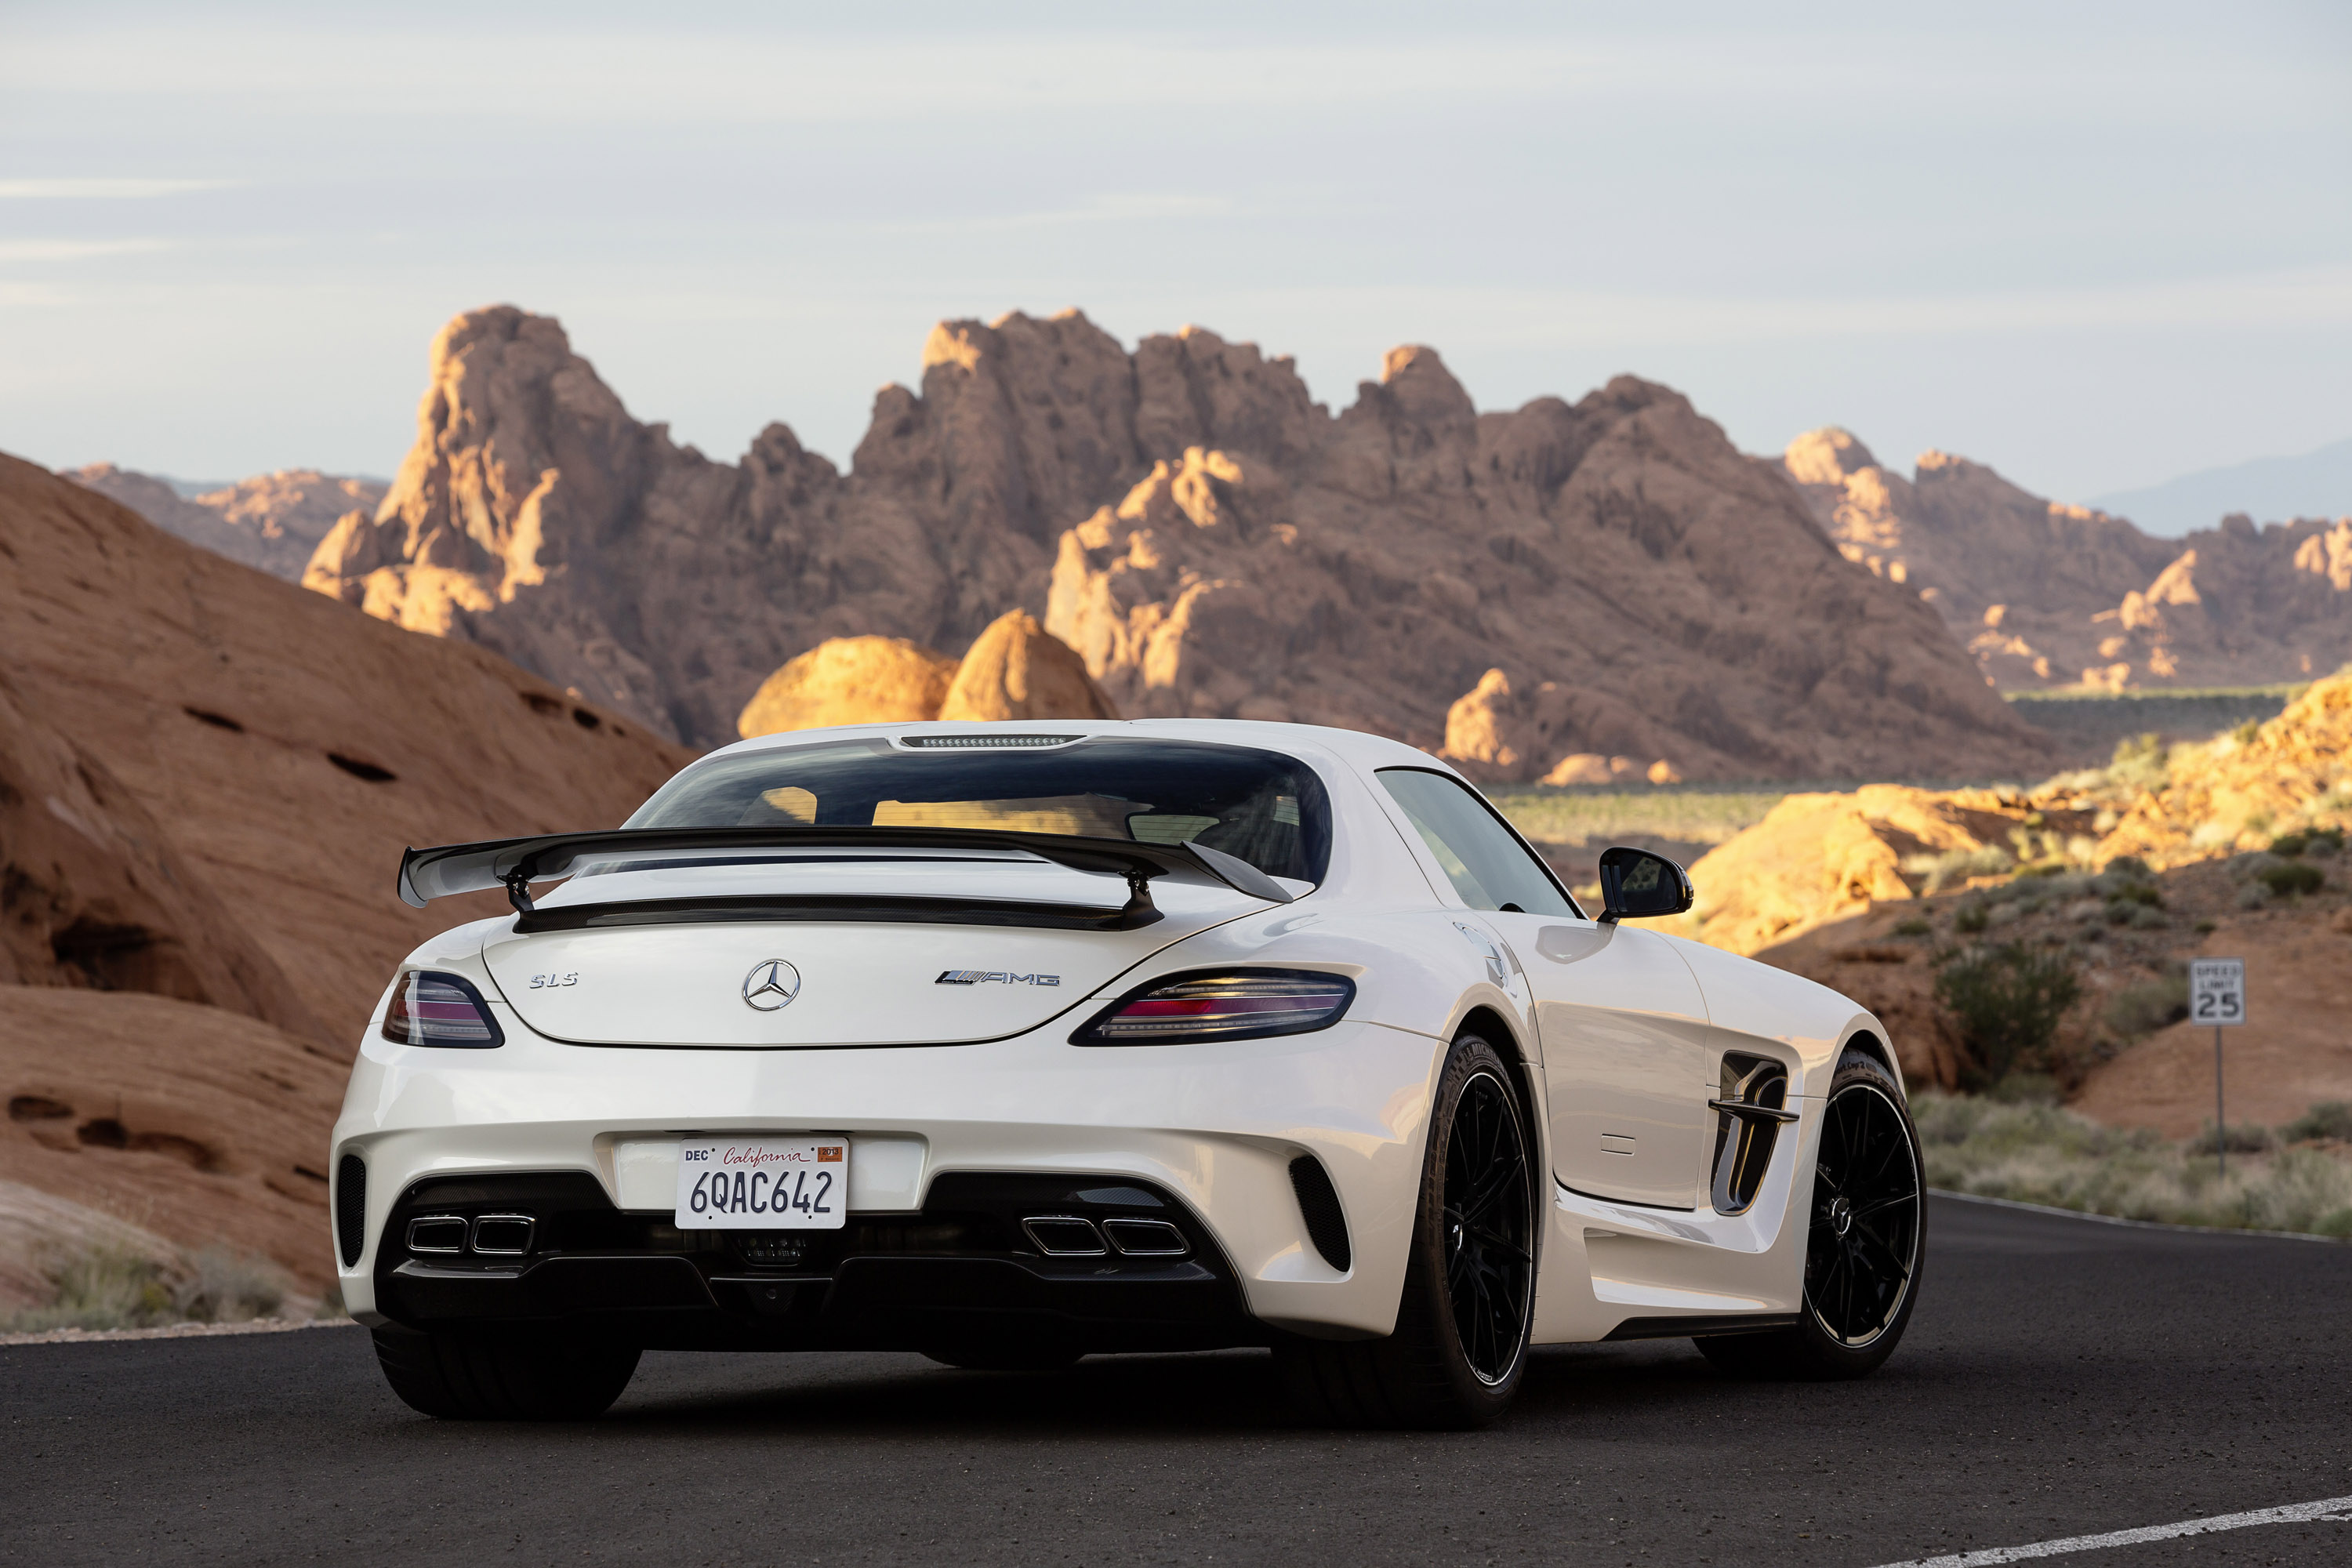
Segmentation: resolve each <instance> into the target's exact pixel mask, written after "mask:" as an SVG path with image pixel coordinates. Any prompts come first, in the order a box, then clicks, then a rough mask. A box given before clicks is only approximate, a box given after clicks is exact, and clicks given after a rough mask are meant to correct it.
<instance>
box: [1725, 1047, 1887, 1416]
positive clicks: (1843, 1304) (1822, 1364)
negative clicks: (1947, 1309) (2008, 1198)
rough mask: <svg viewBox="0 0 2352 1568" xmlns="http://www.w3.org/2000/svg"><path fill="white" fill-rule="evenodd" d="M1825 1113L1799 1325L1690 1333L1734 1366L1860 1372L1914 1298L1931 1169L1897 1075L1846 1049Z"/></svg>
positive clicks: (1822, 1378)
mask: <svg viewBox="0 0 2352 1568" xmlns="http://www.w3.org/2000/svg"><path fill="white" fill-rule="evenodd" d="M1805 1215H1806V1220H1807V1225H1808V1227H1809V1228H1808V1231H1807V1238H1806V1247H1805V1300H1804V1308H1803V1312H1802V1315H1801V1318H1800V1320H1799V1321H1798V1323H1797V1326H1796V1327H1794V1328H1791V1329H1776V1330H1773V1331H1770V1332H1769V1333H1760V1334H1714V1335H1709V1336H1707V1337H1706V1338H1705V1339H1701V1340H1697V1341H1695V1343H1696V1345H1697V1346H1698V1349H1699V1353H1700V1354H1702V1355H1704V1356H1706V1359H1707V1360H1708V1361H1709V1362H1711V1363H1714V1364H1715V1366H1716V1367H1717V1369H1718V1370H1720V1371H1723V1372H1727V1373H1732V1374H1733V1375H1734V1376H1738V1377H1759V1378H1783V1379H1794V1380H1805V1381H1812V1382H1826V1381H1833V1380H1835V1379H1839V1378H1849V1377H1864V1376H1867V1375H1868V1374H1869V1373H1873V1372H1874V1371H1876V1370H1877V1368H1878V1366H1879V1363H1882V1362H1884V1361H1885V1359H1886V1358H1887V1357H1888V1356H1890V1355H1893V1354H1894V1353H1895V1345H1896V1344H1897V1343H1899V1342H1901V1341H1902V1338H1903V1331H1904V1330H1905V1329H1906V1327H1908V1326H1909V1325H1910V1322H1911V1309H1912V1307H1913V1306H1914V1305H1915V1304H1916V1302H1917V1300H1918V1299H1919V1272H1920V1265H1921V1264H1922V1263H1923V1262H1924V1261H1925V1260H1926V1257H1927V1170H1926V1168H1925V1166H1924V1165H1923V1164H1922V1163H1920V1158H1919V1131H1918V1129H1917V1128H1916V1127H1915V1126H1913V1125H1912V1121H1911V1112H1910V1110H1908V1108H1906V1106H1905V1104H1904V1103H1903V1090H1902V1088H1901V1086H1900V1085H1898V1084H1897V1083H1896V1082H1895V1076H1894V1075H1893V1074H1892V1073H1890V1072H1889V1071H1887V1069H1886V1068H1885V1066H1884V1065H1883V1064H1881V1063H1880V1062H1879V1061H1878V1060H1877V1058H1874V1057H1870V1056H1866V1055H1864V1053H1862V1052H1860V1051H1848V1052H1847V1053H1846V1055H1845V1058H1844V1059H1843V1061H1841V1062H1839V1063H1838V1070H1837V1075H1836V1076H1835V1077H1834V1078H1832V1079H1830V1092H1829V1095H1828V1098H1827V1100H1826V1102H1825V1103H1824V1105H1823V1108H1822V1142H1821V1149H1820V1152H1819V1153H1818V1154H1817V1155H1816V1156H1815V1158H1814V1162H1813V1191H1812V1196H1811V1200H1810V1202H1809V1203H1808V1204H1807V1205H1806V1208H1805Z"/></svg>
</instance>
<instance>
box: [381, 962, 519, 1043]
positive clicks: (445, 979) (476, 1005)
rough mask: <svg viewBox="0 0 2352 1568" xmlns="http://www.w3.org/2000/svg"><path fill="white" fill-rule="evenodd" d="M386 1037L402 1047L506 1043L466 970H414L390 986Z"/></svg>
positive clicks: (385, 1029)
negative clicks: (462, 972)
mask: <svg viewBox="0 0 2352 1568" xmlns="http://www.w3.org/2000/svg"><path fill="white" fill-rule="evenodd" d="M383 1037H384V1038H385V1039H387V1040H391V1041H394V1043H396V1044H399V1045H404V1046H455V1047H459V1048H461V1049H463V1048H471V1049H475V1050H484V1049H487V1048H488V1047H492V1046H502V1045H505V1044H506V1043H507V1037H506V1036H505V1035H504V1034H503V1033H502V1032H501V1031H500V1030H499V1021H498V1020H497V1019H496V1018H493V1017H491V1016H490V1010H489V1008H488V1007H487V1006H485V1005H483V1003H482V994H481V993H480V992H478V991H477V990H475V989H474V986H473V983H472V982H471V981H469V980H467V979H466V978H465V977H464V976H462V975H457V974H436V973H433V972H432V971H430V970H424V969H412V970H410V971H409V972H408V973H405V974H404V975H402V976H401V977H400V984H397V985H395V986H394V987H393V988H392V1001H391V1003H390V1005H387V1006H386V1007H385V1008H384V1010H383Z"/></svg>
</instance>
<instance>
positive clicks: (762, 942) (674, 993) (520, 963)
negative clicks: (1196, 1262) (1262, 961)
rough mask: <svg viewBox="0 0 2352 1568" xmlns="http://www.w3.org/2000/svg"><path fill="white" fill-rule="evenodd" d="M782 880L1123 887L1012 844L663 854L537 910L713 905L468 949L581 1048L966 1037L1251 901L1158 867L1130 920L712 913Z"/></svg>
mask: <svg viewBox="0 0 2352 1568" xmlns="http://www.w3.org/2000/svg"><path fill="white" fill-rule="evenodd" d="M784 888H788V889H789V890H790V891H791V892H792V893H793V894H794V895H796V896H800V897H803V898H806V897H808V896H810V895H824V894H833V895H836V896H838V897H840V898H841V899H843V900H845V901H854V900H857V899H859V898H861V897H865V898H871V899H872V900H873V901H874V902H875V904H876V905H877V906H879V907H882V908H884V909H886V910H887V907H888V904H889V902H890V900H906V901H907V902H908V904H909V905H913V904H915V903H917V902H918V901H919V900H927V901H932V902H935V903H937V904H938V905H939V906H940V909H941V910H953V908H954V907H955V904H956V901H957V900H958V899H959V898H965V899H969V900H971V902H972V903H973V904H975V905H979V904H982V903H983V902H984V903H986V904H988V905H991V906H997V907H1001V906H1003V905H1005V904H1007V903H1016V904H1017V903H1028V904H1033V905H1034V906H1036V907H1037V908H1039V909H1041V910H1067V909H1069V908H1071V907H1073V906H1086V905H1092V906H1095V907H1097V908H1101V909H1105V910H1115V909H1116V908H1117V907H1118V902H1119V900H1121V899H1123V898H1124V897H1125V896H1126V889H1125V888H1124V886H1123V885H1121V884H1120V883H1119V882H1118V880H1117V879H1112V878H1107V877H1097V876H1089V875H1087V874H1086V873H1083V872H1077V871H1073V870H1069V869H1067V868H1063V867H1060V866H1055V865H1050V864H1047V863H1045V862H1042V861H1034V860H1025V859H1023V858H1017V857H1013V858H997V859H992V860H991V861H989V862H987V863H975V862H974V861H973V860H972V859H971V858H969V857H967V858H961V859H957V860H946V859H927V858H919V857H909V858H906V859H904V860H899V861H891V862H883V863H878V864H877V863H874V862H871V861H867V862H863V863H856V864H844V865H840V866H824V865H816V864H810V863H808V862H807V861H805V860H803V861H799V862H797V863H795V864H794V865H793V866H792V867H790V868H781V867H777V866H772V865H769V866H761V865H736V866H714V865H688V866H672V867H666V868H656V869H650V870H630V871H626V872H621V873H617V874H613V875H609V876H597V877H591V878H582V879H575V880H574V881H572V883H570V884H567V885H566V886H565V887H564V888H563V889H561V890H560V891H558V892H557V893H555V894H553V895H551V896H550V897H547V898H544V899H542V900H540V904H539V908H540V911H541V917H542V923H545V922H560V921H562V918H563V911H564V910H565V909H566V908H567V906H593V907H596V908H603V909H611V908H614V906H615V905H625V904H626V903H628V902H632V901H645V902H659V901H666V900H677V899H691V900H695V901H697V902H702V903H706V904H707V906H708V907H709V909H710V910H711V911H712V912H713V913H714V914H715V915H717V916H719V917H720V918H715V919H701V920H695V921H680V922H671V921H663V922H656V923H645V924H624V925H608V926H593V925H592V926H588V927H586V928H584V929H575V930H562V929H557V930H541V931H536V932H535V933H530V934H523V933H517V934H513V935H509V936H504V937H497V938H493V939H492V940H491V941H489V942H488V943H486V944H485V946H484V948H483V957H484V960H485V962H486V963H488V967H489V971H490V974H491V977H492V978H493V979H495V980H496V981H497V983H498V986H499V990H500V991H501V992H502V993H504V994H505V997H506V1000H507V1001H508V1002H509V1004H511V1005H512V1006H513V1007H514V1009H515V1011H516V1013H517V1014H519V1015H520V1016H521V1018H522V1020H523V1022H524V1023H526V1024H528V1025H529V1026H530V1027H531V1028H532V1029H534V1030H536V1031H538V1032H539V1033H541V1034H542V1035H546V1036H549V1037H552V1038H555V1039H559V1040H566V1041H572V1042H575V1043H579V1044H583V1045H612V1046H618V1045H646V1046H685V1047H722V1048H725V1047H732V1048H738V1049H742V1048H753V1049H759V1048H766V1049H774V1048H789V1047H825V1046H886V1045H916V1044H938V1045H948V1044H966V1043H971V1042H973V1041H979V1040H987V1039H995V1038H999V1037H1003V1036H1007V1035H1013V1034H1020V1033H1023V1032H1024V1031H1026V1030H1029V1029H1034V1028H1036V1027H1037V1026H1040V1025H1042V1024H1044V1023H1045V1022H1046V1021H1047V1020H1049V1019H1051V1018H1053V1017H1054V1016H1055V1015H1057V1014H1060V1013H1063V1012H1066V1011H1069V1010H1070V1009H1072V1008H1074V1007H1075V1006H1076V1005H1077V1004H1078V1003H1079V1002H1081V1001H1083V1000H1084V999H1085V998H1086V997H1087V995H1088V994H1091V993H1092V992H1094V991H1096V990H1097V989H1099V988H1100V987H1101V986H1103V985H1104V984H1108V982H1110V981H1112V980H1114V979H1116V978H1117V977H1118V975H1119V974H1120V973H1123V972H1125V971H1126V970H1128V969H1129V968H1131V967H1133V966H1134V965H1135V964H1137V963H1139V962H1141V961H1142V960H1143V959H1145V958H1147V957H1149V956H1150V954H1151V953H1153V952H1157V951H1159V950H1160V948H1162V947H1165V946H1167V945H1168V944H1169V943H1171V942H1177V941H1180V940H1181V939H1182V938H1184V937H1187V936H1190V935H1192V933H1193V932H1195V931H1201V930H1203V929H1205V928H1206V927H1208V926H1211V925H1214V924H1217V923H1218V922H1220V921H1225V920H1230V919H1233V918H1234V917H1236V916H1239V915H1242V914H1244V913H1246V912H1248V911H1249V910H1253V909H1262V908H1264V907H1265V906H1264V905H1263V904H1262V903H1260V902H1259V901H1257V900H1252V899H1250V898H1247V897H1245V896H1244V895H1242V894H1241V893H1238V892H1235V891H1234V890H1232V889H1219V888H1212V887H1204V886H1191V885H1181V884H1176V883H1172V882H1170V881H1161V882H1160V883H1158V884H1156V886H1155V888H1154V897H1155V900H1156V902H1157V905H1158V907H1159V910H1160V919H1159V920H1156V921H1152V922H1151V923H1150V924H1148V925H1144V926H1139V927H1136V928H1133V929H1129V930H1116V929H1093V930H1064V929H1055V928H1053V927H1051V926H1041V925H1024V924H1006V923H995V922H993V921H991V922H988V923H961V921H959V920H958V919H956V918H952V917H950V918H942V919H931V918H925V919H921V920H909V921H892V920H889V919H887V918H861V919H856V920H830V919H825V918H823V917H822V915H819V916H818V917H817V918H793V919H751V920H733V919H727V918H724V916H725V913H726V911H727V910H728V909H729V908H730V904H731V903H734V902H737V901H739V900H740V901H741V902H744V903H750V902H751V901H753V900H757V899H759V898H760V897H761V895H763V894H767V893H772V892H774V891H776V890H777V889H784ZM730 895H733V896H734V897H732V898H730ZM520 923H525V924H528V923H531V922H529V921H526V922H520Z"/></svg>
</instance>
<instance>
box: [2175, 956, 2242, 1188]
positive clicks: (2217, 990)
mask: <svg viewBox="0 0 2352 1568" xmlns="http://www.w3.org/2000/svg"><path fill="white" fill-rule="evenodd" d="M2189 1021H2190V1022H2191V1023H2197V1024H2210V1025H2212V1026H2213V1161H2214V1165H2213V1169H2214V1172H2215V1173H2216V1174H2217V1175H2221V1176H2227V1175H2228V1174H2229V1173H2230V1123H2229V1121H2227V1120H2226V1119H2225V1118H2224V1117H2223V1115H2222V1100H2221V1031H2222V1030H2224V1029H2229V1028H2234V1027H2236V1026H2239V1025H2241V1024H2243V1023H2244V1022H2245V1021H2246V961H2245V960H2244V959H2242V958H2192V959H2190V960H2189Z"/></svg>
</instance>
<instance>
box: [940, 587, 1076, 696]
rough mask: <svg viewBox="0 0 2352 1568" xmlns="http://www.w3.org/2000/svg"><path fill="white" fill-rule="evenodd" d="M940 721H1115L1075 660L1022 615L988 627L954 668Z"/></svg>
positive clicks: (1015, 614)
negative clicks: (953, 676)
mask: <svg viewBox="0 0 2352 1568" xmlns="http://www.w3.org/2000/svg"><path fill="white" fill-rule="evenodd" d="M939 717H940V718H941V719H965V720H979V721H984V722H985V721H1002V720H1007V719H1013V720H1029V719H1116V718H1118V710H1116V709H1114V708H1113V707H1112V706H1111V705H1110V703H1109V701H1108V700H1107V699H1106V698H1105V697H1104V696H1103V694H1102V689H1101V688H1099V687H1097V685H1096V684H1095V683H1094V679H1093V678H1092V677H1091V676H1089V675H1087V667H1086V664H1085V662H1084V661H1083V660H1081V659H1080V658H1078V656H1077V655H1076V654H1075V653H1072V652H1071V651H1070V649H1069V647H1068V646H1067V645H1066V644H1065V643H1064V642H1063V641H1062V640H1061V639H1060V638H1058V637H1052V636H1049V635H1048V634H1047V633H1046V631H1045V628H1044V627H1043V626H1039V625H1038V624H1037V617H1036V616H1033V615H1031V614H1030V613H1029V612H1028V611H1026V610H1007V611H1006V612H1005V613H1004V614H1003V615H1002V616H998V617H997V618H996V619H995V620H994V621H993V622H992V623H990V625H989V627H988V629H987V630H986V631H983V632H982V633H981V634H980V637H979V638H978V640H976V641H974V642H973V644H972V645H971V648H970V649H969V650H967V651H966V652H965V654H964V656H963V662H962V663H961V665H959V666H957V667H956V672H955V679H954V680H952V681H951V682H950V684H949V686H948V689H947V695H946V697H945V698H944V699H943V700H941V701H940V708H939Z"/></svg>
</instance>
